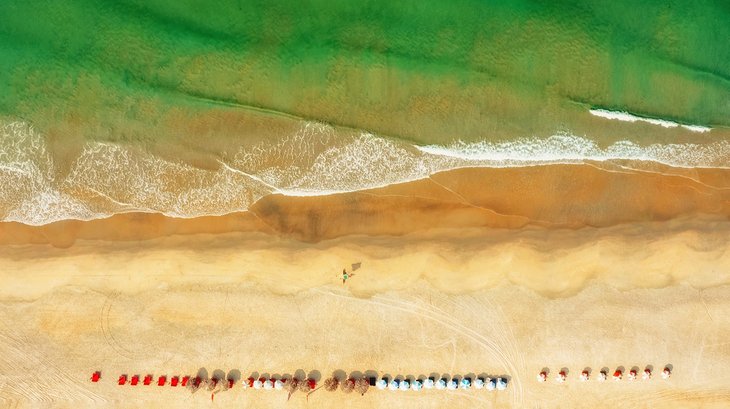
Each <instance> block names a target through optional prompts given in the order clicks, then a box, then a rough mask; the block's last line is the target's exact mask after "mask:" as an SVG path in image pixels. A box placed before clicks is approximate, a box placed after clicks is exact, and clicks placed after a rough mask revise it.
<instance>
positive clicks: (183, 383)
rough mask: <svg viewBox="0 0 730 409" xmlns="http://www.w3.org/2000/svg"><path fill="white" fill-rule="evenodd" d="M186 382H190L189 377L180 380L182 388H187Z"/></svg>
mask: <svg viewBox="0 0 730 409" xmlns="http://www.w3.org/2000/svg"><path fill="white" fill-rule="evenodd" d="M188 382H190V377H189V376H183V378H182V386H188Z"/></svg>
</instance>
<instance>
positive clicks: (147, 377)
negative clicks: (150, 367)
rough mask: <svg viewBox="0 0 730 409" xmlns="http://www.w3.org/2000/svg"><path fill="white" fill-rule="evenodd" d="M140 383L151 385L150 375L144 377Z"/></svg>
mask: <svg viewBox="0 0 730 409" xmlns="http://www.w3.org/2000/svg"><path fill="white" fill-rule="evenodd" d="M142 383H143V384H145V385H147V386H149V384H151V383H152V375H146V376H145V377H144V380H143V381H142Z"/></svg>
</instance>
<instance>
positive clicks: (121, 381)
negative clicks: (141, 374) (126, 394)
mask: <svg viewBox="0 0 730 409" xmlns="http://www.w3.org/2000/svg"><path fill="white" fill-rule="evenodd" d="M117 383H118V384H119V385H124V384H125V383H127V375H119V381H118V382H117Z"/></svg>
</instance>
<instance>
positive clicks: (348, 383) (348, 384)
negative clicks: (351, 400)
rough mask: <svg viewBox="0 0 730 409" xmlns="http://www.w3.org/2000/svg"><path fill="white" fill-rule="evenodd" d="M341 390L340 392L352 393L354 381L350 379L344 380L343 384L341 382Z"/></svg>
mask: <svg viewBox="0 0 730 409" xmlns="http://www.w3.org/2000/svg"><path fill="white" fill-rule="evenodd" d="M341 389H342V392H345V393H352V391H354V390H355V380H354V379H352V378H348V379H347V380H345V382H342V386H341Z"/></svg>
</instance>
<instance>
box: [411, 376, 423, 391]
mask: <svg viewBox="0 0 730 409" xmlns="http://www.w3.org/2000/svg"><path fill="white" fill-rule="evenodd" d="M422 386H423V384H422V383H421V381H419V380H418V379H416V380H414V381H413V382H412V383H411V389H412V390H414V391H420V390H421V387H422Z"/></svg>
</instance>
